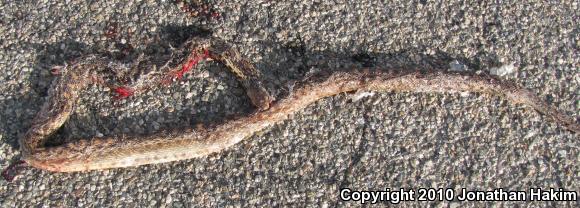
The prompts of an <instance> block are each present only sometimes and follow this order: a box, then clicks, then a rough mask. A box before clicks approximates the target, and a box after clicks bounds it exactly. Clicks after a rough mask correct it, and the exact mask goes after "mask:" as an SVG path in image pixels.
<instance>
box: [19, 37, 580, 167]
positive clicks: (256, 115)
mask: <svg viewBox="0 0 580 208" xmlns="http://www.w3.org/2000/svg"><path fill="white" fill-rule="evenodd" d="M193 42H200V43H199V44H190V45H188V46H187V47H191V50H197V49H199V48H200V47H202V48H206V49H207V48H209V49H210V51H212V55H213V57H214V58H215V59H217V60H219V61H221V62H223V63H225V64H226V65H227V66H228V67H229V69H230V70H231V71H232V72H233V73H234V74H235V75H236V76H237V77H238V78H239V80H240V82H241V83H242V85H243V86H244V87H245V88H246V91H247V94H248V96H249V97H250V99H251V101H252V103H253V104H254V105H255V106H256V107H257V109H256V111H255V112H253V113H251V114H249V115H246V116H244V117H240V118H236V119H232V120H227V121H225V122H223V123H222V124H220V125H217V126H213V127H209V128H206V129H193V128H192V129H187V130H184V131H173V132H160V133H156V134H152V135H148V136H144V137H143V136H141V137H139V139H135V138H131V137H127V136H113V137H107V138H92V139H83V140H79V141H75V142H71V143H68V144H65V145H62V146H55V147H47V146H46V141H47V140H48V137H49V136H50V135H52V134H53V133H54V132H55V131H56V130H58V129H59V128H60V127H61V126H62V125H63V124H64V122H66V121H67V119H68V117H69V116H70V114H71V112H73V109H74V107H75V103H76V102H77V100H78V98H79V96H80V92H81V91H82V90H83V89H84V88H86V87H87V86H88V84H89V83H90V81H88V79H87V76H88V75H89V74H90V72H91V71H92V70H94V69H95V68H98V67H99V66H102V64H103V63H104V62H106V60H101V59H100V58H95V57H91V58H86V59H84V60H83V61H80V62H78V63H77V64H73V65H71V66H67V67H66V69H65V70H63V72H62V74H61V76H60V77H58V78H56V80H55V81H54V82H53V85H52V87H51V89H50V90H49V95H48V96H49V97H48V100H47V101H46V103H45V104H44V106H43V107H42V109H41V110H40V111H39V112H38V114H37V115H36V118H35V119H34V120H33V123H32V126H31V128H30V129H29V130H28V131H27V133H26V134H25V135H24V136H23V137H22V138H20V140H19V143H20V148H21V151H22V157H23V160H25V161H26V162H27V163H28V164H30V165H31V166H33V167H36V168H40V169H45V170H49V171H57V172H71V171H86V170H98V169H107V168H120V167H130V166H138V165H144V164H153V163H163V162H170V161H177V160H184V159H190V158H195V157H200V156H204V155H208V154H210V153H214V152H219V151H221V150H223V149H225V148H228V147H230V146H232V145H234V144H236V143H238V142H240V141H241V140H243V139H244V138H247V137H249V136H251V135H253V134H255V133H256V132H259V131H262V130H264V129H265V128H267V127H269V126H271V125H274V124H276V123H278V122H280V121H283V120H285V119H287V118H288V117H289V116H290V115H291V114H294V113H296V112H297V111H300V110H301V109H303V108H305V107H306V106H308V105H309V104H311V103H313V102H315V101H317V100H319V99H321V98H324V97H328V96H332V95H336V94H339V93H343V92H351V91H360V90H362V91H413V92H426V93H439V92H461V91H467V92H481V93H488V94H492V95H497V96H501V97H504V98H506V99H508V100H509V101H511V102H513V103H521V104H525V105H527V106H530V107H532V108H533V109H535V110H537V111H538V112H540V113H542V114H544V115H545V116H547V117H549V118H550V119H551V120H552V121H555V122H557V123H559V124H560V125H562V126H563V127H564V128H566V129H568V130H570V131H573V132H578V131H580V126H579V125H578V124H577V123H576V121H575V119H574V118H572V117H569V116H566V115H564V114H562V113H560V112H559V111H557V110H556V109H555V108H553V107H551V106H549V105H547V104H546V103H545V102H544V101H542V99H540V98H538V97H537V96H536V95H535V94H534V93H532V92H531V91H529V90H526V89H523V88H521V87H519V86H517V85H515V84H513V83H509V82H505V81H502V80H498V79H496V78H494V77H491V76H489V75H475V74H466V73H453V72H441V71H439V72H435V71H431V72H416V71H408V70H397V69H380V70H374V69H354V70H350V71H334V72H321V73H318V74H315V75H312V76H309V77H308V78H306V79H304V80H302V81H299V82H297V83H296V84H295V86H294V87H293V90H292V92H291V93H289V94H288V95H287V96H286V97H283V98H280V99H278V100H277V101H273V100H274V99H273V98H272V97H271V96H270V95H269V94H268V92H267V91H266V90H265V89H264V88H263V87H262V85H261V82H260V80H259V74H258V73H257V71H256V70H255V69H254V68H253V66H252V64H250V63H249V62H247V61H245V60H243V59H242V58H241V57H240V55H239V54H238V53H236V52H235V51H234V50H233V49H231V48H229V47H227V45H226V44H225V43H223V42H220V41H215V40H212V41H205V42H204V41H200V40H194V41H193Z"/></svg>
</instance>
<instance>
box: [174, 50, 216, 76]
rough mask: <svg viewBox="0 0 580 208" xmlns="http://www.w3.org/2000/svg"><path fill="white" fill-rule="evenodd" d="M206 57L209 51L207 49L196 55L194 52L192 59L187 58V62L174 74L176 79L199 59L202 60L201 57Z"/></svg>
mask: <svg viewBox="0 0 580 208" xmlns="http://www.w3.org/2000/svg"><path fill="white" fill-rule="evenodd" d="M207 57H209V51H208V50H207V49H205V50H204V51H203V55H197V54H196V56H195V57H194V58H193V59H191V60H189V61H188V62H187V64H185V65H183V67H182V68H181V70H179V71H178V72H177V74H176V75H175V76H176V77H177V78H178V79H181V78H182V77H183V75H184V74H185V73H187V72H188V71H189V70H191V69H192V68H193V67H194V66H195V65H197V64H198V63H199V62H200V61H201V60H203V59H205V58H207Z"/></svg>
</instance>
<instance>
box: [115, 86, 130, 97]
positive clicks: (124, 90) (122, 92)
mask: <svg viewBox="0 0 580 208" xmlns="http://www.w3.org/2000/svg"><path fill="white" fill-rule="evenodd" d="M113 90H114V91H115V93H117V99H124V98H127V97H129V96H131V95H133V94H134V92H133V89H131V88H128V87H117V88H115V89H113Z"/></svg>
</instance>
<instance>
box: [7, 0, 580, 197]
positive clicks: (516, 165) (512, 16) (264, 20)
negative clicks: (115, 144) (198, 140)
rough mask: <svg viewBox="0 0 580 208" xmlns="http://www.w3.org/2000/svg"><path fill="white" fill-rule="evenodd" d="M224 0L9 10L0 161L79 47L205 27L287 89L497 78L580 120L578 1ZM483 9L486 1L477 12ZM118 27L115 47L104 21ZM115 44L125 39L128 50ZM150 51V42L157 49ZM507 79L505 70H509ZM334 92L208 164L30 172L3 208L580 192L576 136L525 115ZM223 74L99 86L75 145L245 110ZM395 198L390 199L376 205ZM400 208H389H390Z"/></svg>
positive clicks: (503, 108)
mask: <svg viewBox="0 0 580 208" xmlns="http://www.w3.org/2000/svg"><path fill="white" fill-rule="evenodd" d="M469 2H470V1H452V2H447V1H430V0H429V1H423V0H419V1H399V0H395V1H390V2H387V3H378V1H368V0H361V1H304V2H302V1H243V2H242V1H239V0H235V1H216V2H215V3H214V4H212V7H213V8H214V9H215V11H216V12H218V13H219V14H220V17H219V18H193V17H190V16H189V15H187V14H186V13H185V12H184V11H183V10H181V9H180V8H179V7H178V6H177V4H176V3H174V2H172V1H143V2H133V3H125V1H94V2H92V3H87V2H86V1H79V0H69V1H47V0H44V1H38V2H36V1H3V2H0V11H2V12H0V46H1V47H2V50H1V51H0V121H1V122H0V168H5V167H7V166H8V165H9V164H11V163H13V162H15V161H17V160H18V159H19V154H20V153H19V150H18V145H17V142H16V141H17V138H18V137H19V136H21V135H22V133H23V132H24V131H26V129H27V128H28V127H29V125H30V122H31V120H32V119H33V117H34V115H35V113H36V112H37V111H38V110H39V108H40V105H41V104H42V103H43V101H44V97H45V96H46V92H47V89H48V86H49V84H50V82H51V80H52V79H53V77H52V75H51V74H50V69H51V67H53V66H56V65H62V64H65V63H66V62H69V61H71V60H73V59H74V58H75V57H78V56H80V55H83V54H90V53H103V52H107V51H109V52H110V51H112V53H118V51H114V49H119V48H121V50H122V49H123V47H124V48H127V47H128V45H131V46H132V49H129V51H131V50H133V51H136V52H139V51H143V50H146V47H145V45H146V43H149V42H151V40H155V38H159V39H161V40H168V39H171V40H178V39H180V37H187V36H189V35H191V34H194V35H197V34H199V33H201V32H199V31H201V30H204V29H205V30H208V31H211V33H212V34H211V35H213V36H216V37H220V38H223V39H225V40H227V41H228V42H231V43H232V44H233V45H234V46H235V47H236V48H238V49H239V50H240V51H241V52H242V54H243V55H244V56H245V57H248V58H249V59H250V60H251V61H252V62H254V63H255V64H256V66H257V68H258V69H259V70H260V71H262V72H263V73H264V74H265V75H266V77H267V80H268V88H269V90H270V91H272V92H273V93H275V94H280V95H282V94H283V93H284V89H285V87H287V86H288V83H291V82H292V80H294V79H298V78H300V77H303V76H304V74H306V73H307V72H309V71H313V70H321V69H333V68H345V67H361V66H379V67H380V66H403V67H414V68H417V69H421V68H433V67H436V68H440V69H441V70H447V68H449V65H448V63H450V62H452V61H455V60H456V61H458V62H459V63H461V64H463V65H465V66H466V67H467V68H468V70H472V71H479V70H481V71H484V72H490V71H491V72H495V71H497V69H494V70H492V68H493V67H499V66H502V65H504V66H505V65H510V64H513V65H514V69H513V72H511V73H508V74H507V75H504V76H502V78H503V79H506V80H511V81H514V82H517V83H519V84H521V85H523V86H525V87H527V88H529V89H532V90H533V91H534V92H536V93H538V94H539V95H540V96H541V97H542V98H545V99H546V100H547V101H548V102H550V103H552V104H553V105H555V106H557V107H558V108H559V109H561V110H562V111H564V112H566V113H568V114H571V115H575V116H576V117H578V116H579V112H580V111H579V109H580V101H579V100H580V97H579V95H578V92H580V85H579V84H580V75H579V73H578V71H579V67H580V53H579V48H580V30H579V26H578V20H579V19H580V9H579V8H578V7H580V5H579V3H578V1H567V0H565V1H553V2H550V3H544V1H532V2H529V3H521V2H520V1H509V2H503V1H501V2H500V1H497V2H481V3H469ZM473 2H476V1H473ZM114 25H116V26H117V31H118V34H117V36H116V37H118V38H117V39H115V40H114V41H113V40H112V39H111V38H109V37H107V34H106V33H107V31H108V30H107V28H109V27H111V26H114ZM114 42H117V44H116V45H115V43H114ZM153 42H154V41H153ZM504 68H505V67H504ZM350 98H351V95H348V94H343V95H339V96H336V97H332V98H328V99H324V100H322V101H319V102H317V103H316V104H314V105H311V106H310V107H308V108H307V109H305V110H303V111H301V112H300V113H299V114H297V115H295V116H294V117H293V118H292V119H291V120H287V121H285V122H283V123H280V124H279V125H276V126H274V127H272V128H270V129H268V130H267V131H265V132H263V133H262V134H260V135H255V136H253V137H251V138H248V139H246V140H245V141H244V142H242V143H240V144H238V145H235V146H234V147H233V148H230V149H228V150H226V151H223V152H220V153H218V154H213V155H210V156H208V157H203V158H198V159H191V160H186V161H180V162H173V163H166V164H158V165H146V166H141V167H135V168H126V169H114V170H105V171H92V172H87V173H69V174H63V173H48V172H44V171H40V170H35V169H32V168H28V169H25V170H24V171H23V172H21V173H20V174H19V175H18V176H17V177H16V178H15V179H14V180H13V181H11V182H8V181H5V180H0V204H1V206H2V207H64V206H67V207H68V206H73V207H80V206H82V207H84V206H87V207H102V206H106V207H110V206H123V207H143V206H145V207H190V206H204V207H205V206H207V207H215V206H219V207H240V206H244V207H246V206H267V205H274V206H276V205H278V206H281V205H283V206H298V207H303V206H308V207H313V206H322V207H334V206H357V205H359V204H358V202H343V201H341V200H340V199H339V192H340V189H341V188H347V187H348V188H350V189H352V190H384V189H385V188H391V189H398V188H406V189H410V188H412V189H415V190H416V189H418V188H452V189H453V190H455V191H460V190H461V189H462V188H465V189H467V190H493V189H496V188H503V189H505V190H512V191H515V190H526V191H527V190H529V189H530V188H542V189H549V188H563V189H565V190H570V191H576V192H580V162H579V161H580V150H579V147H580V140H579V139H578V135H575V134H572V133H570V132H568V131H565V130H563V129H562V128H561V127H559V126H558V125H556V124H554V123H551V122H548V121H546V118H545V117H543V116H541V115H540V114H538V113H536V112H535V111H533V110H532V109H531V108H529V107H526V106H521V105H512V104H510V103H509V102H507V101H506V100H504V99H501V98H498V97H495V96H489V95H482V94H473V93H472V94H469V93H468V94H465V93H461V94H458V93H448V94H422V93H388V92H386V93H376V94H374V95H372V96H368V97H363V98H361V99H360V100H356V101H353V100H352V99H350ZM250 108H251V107H250V104H249V100H248V99H247V98H246V97H245V96H244V92H243V90H242V88H241V86H240V85H239V84H238V83H237V82H236V80H235V79H234V77H233V76H232V75H231V74H229V73H227V71H226V70H225V68H224V66H221V65H219V64H216V63H212V62H206V63H203V64H201V65H200V66H199V67H198V69H197V71H195V72H193V74H190V75H187V76H186V77H185V79H184V80H183V81H181V82H177V83H174V84H173V85H171V86H169V87H164V88H160V89H158V90H153V91H150V92H148V93H146V94H145V95H137V96H135V97H133V98H130V99H127V100H124V101H121V102H119V101H114V100H113V99H112V98H111V92H110V91H108V90H107V89H105V88H103V87H99V86H94V87H91V89H89V90H87V92H85V93H84V94H83V96H82V99H81V100H80V101H79V107H78V108H77V109H76V111H75V114H74V115H73V116H72V118H71V119H70V120H69V121H68V122H67V124H65V126H64V127H63V130H62V131H61V132H60V133H59V134H60V136H61V138H65V140H67V139H78V138H84V137H92V136H101V135H116V134H123V133H126V134H146V133H150V132H155V131H159V130H161V129H166V128H176V127H183V126H189V125H195V124H196V123H203V122H215V121H219V120H221V119H223V118H225V117H227V116H230V115H233V114H238V113H240V112H242V113H243V112H247V111H248V110H249V109H250ZM514 204H522V205H526V206H540V207H544V206H550V207H551V206H562V205H565V206H570V207H572V206H578V204H579V201H576V202H458V201H454V202H448V201H435V202H401V203H400V204H399V205H402V206H423V205H432V206H438V207H458V206H466V207H479V206H482V205H486V206H489V205H514ZM379 205H385V204H379ZM386 205H389V203H386Z"/></svg>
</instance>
